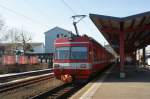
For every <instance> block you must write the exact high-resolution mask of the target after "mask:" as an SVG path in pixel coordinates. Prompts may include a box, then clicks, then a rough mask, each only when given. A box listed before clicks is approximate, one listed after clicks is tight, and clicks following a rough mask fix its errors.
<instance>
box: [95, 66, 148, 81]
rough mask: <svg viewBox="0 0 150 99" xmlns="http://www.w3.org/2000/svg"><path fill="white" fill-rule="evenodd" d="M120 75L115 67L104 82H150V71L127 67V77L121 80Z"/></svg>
mask: <svg viewBox="0 0 150 99" xmlns="http://www.w3.org/2000/svg"><path fill="white" fill-rule="evenodd" d="M119 73H120V72H119V68H118V67H114V68H113V70H112V71H111V72H110V74H109V75H108V76H107V78H106V79H105V80H104V82H109V83H110V82H150V69H146V68H137V67H135V66H125V73H126V77H125V78H120V77H119ZM93 82H97V81H93ZM99 82H101V81H99Z"/></svg>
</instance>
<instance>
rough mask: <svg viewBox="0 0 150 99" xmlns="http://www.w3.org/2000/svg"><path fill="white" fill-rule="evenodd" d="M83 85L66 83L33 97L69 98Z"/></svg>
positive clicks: (42, 98) (37, 98)
mask: <svg viewBox="0 0 150 99" xmlns="http://www.w3.org/2000/svg"><path fill="white" fill-rule="evenodd" d="M82 87H83V85H77V84H73V83H70V84H64V85H62V86H59V87H57V88H54V89H52V90H49V91H47V92H44V93H41V94H40V95H37V96H34V97H32V98H31V99H67V98H69V97H70V96H71V95H73V94H74V93H75V92H77V91H78V90H79V89H81V88H82Z"/></svg>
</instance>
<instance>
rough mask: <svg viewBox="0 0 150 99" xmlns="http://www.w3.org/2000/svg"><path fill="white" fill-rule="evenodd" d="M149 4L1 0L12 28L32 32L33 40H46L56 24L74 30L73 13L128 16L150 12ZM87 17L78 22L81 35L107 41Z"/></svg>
mask: <svg viewBox="0 0 150 99" xmlns="http://www.w3.org/2000/svg"><path fill="white" fill-rule="evenodd" d="M63 1H65V2H66V3H67V4H68V5H69V7H71V8H72V10H73V11H72V10H70V9H69V8H68V7H67V6H66V5H65V4H64V2H63ZM149 4H150V0H0V16H1V18H2V19H4V21H5V25H7V26H8V27H10V28H11V27H15V28H19V29H21V28H23V29H24V30H27V31H29V32H32V37H33V41H35V42H44V32H45V31H47V30H49V29H51V28H53V27H55V26H59V27H62V28H65V29H67V30H70V31H73V32H74V28H73V25H72V19H71V18H70V17H71V16H72V15H75V14H85V15H88V14H89V13H94V14H102V15H109V16H116V17H125V16H129V15H133V14H137V13H142V12H146V11H150V6H149ZM10 10H11V11H10ZM13 11H14V12H13ZM83 20H84V21H81V22H80V23H79V24H78V28H79V32H80V34H87V35H89V36H92V37H93V38H95V39H96V40H97V41H99V42H100V43H101V44H104V42H105V40H104V38H103V37H102V35H101V34H100V32H99V31H98V30H97V28H96V27H95V25H94V24H93V23H92V22H91V20H90V19H89V17H88V16H87V17H86V18H85V19H83Z"/></svg>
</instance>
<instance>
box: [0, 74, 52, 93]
mask: <svg viewBox="0 0 150 99" xmlns="http://www.w3.org/2000/svg"><path fill="white" fill-rule="evenodd" d="M51 78H54V75H53V73H49V74H43V75H39V76H33V77H29V78H25V79H19V80H14V81H10V82H6V83H3V84H1V85H0V93H3V92H6V91H11V90H14V89H17V88H20V87H24V86H27V85H31V84H35V83H38V82H40V81H44V80H48V79H51Z"/></svg>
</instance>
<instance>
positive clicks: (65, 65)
mask: <svg viewBox="0 0 150 99" xmlns="http://www.w3.org/2000/svg"><path fill="white" fill-rule="evenodd" d="M54 45H55V54H54V62H53V67H54V75H55V77H56V78H58V79H60V80H62V81H64V82H72V81H74V80H75V81H79V82H80V81H85V80H87V79H88V78H89V76H90V73H91V64H90V60H89V54H88V52H89V40H88V39H87V38H86V37H73V38H67V37H66V38H57V39H56V40H55V44H54Z"/></svg>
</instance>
